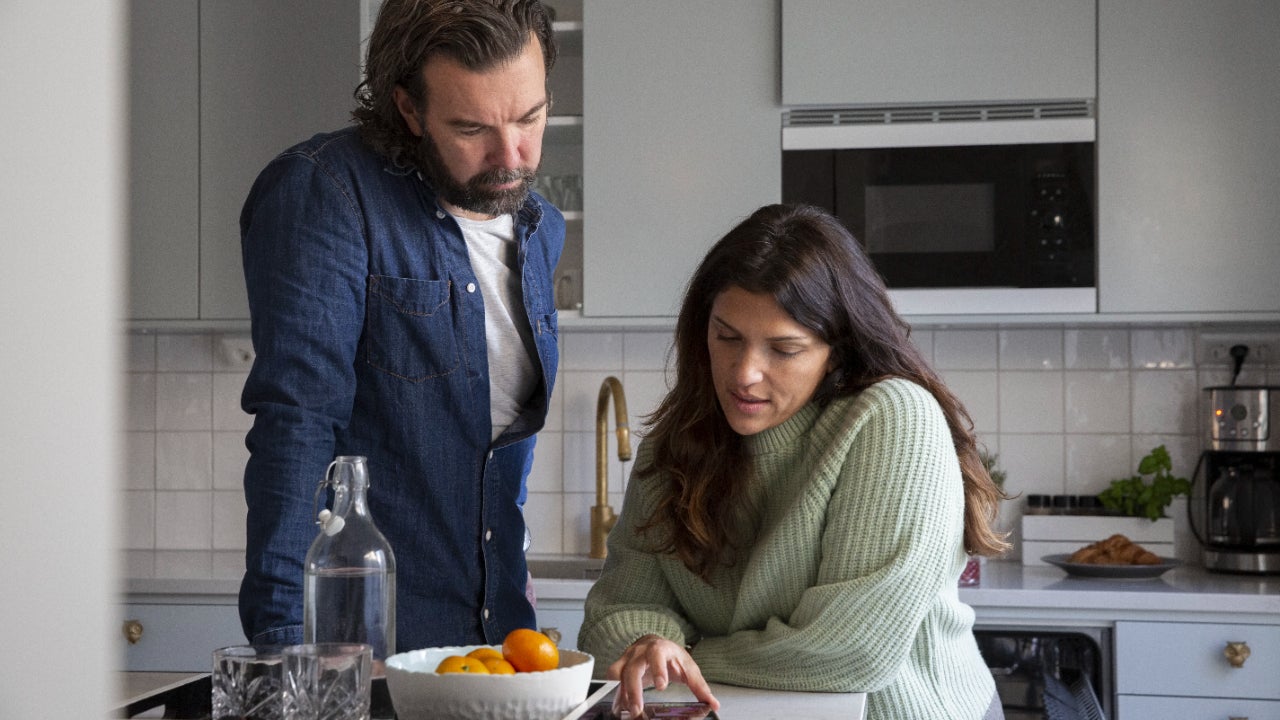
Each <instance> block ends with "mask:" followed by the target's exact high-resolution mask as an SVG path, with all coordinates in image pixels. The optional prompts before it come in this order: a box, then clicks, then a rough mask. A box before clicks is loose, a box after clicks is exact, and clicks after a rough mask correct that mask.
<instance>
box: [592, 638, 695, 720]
mask: <svg viewBox="0 0 1280 720" xmlns="http://www.w3.org/2000/svg"><path fill="white" fill-rule="evenodd" d="M608 676H609V679H610V680H618V681H619V683H618V688H617V690H615V691H614V696H613V712H614V714H615V715H616V714H618V713H621V712H623V711H626V712H629V713H631V717H633V718H638V717H642V716H643V715H642V713H643V712H644V688H645V686H646V685H653V687H654V689H655V690H665V689H666V687H667V685H669V684H670V683H671V682H673V681H674V682H678V683H684V684H685V685H687V686H688V687H689V690H690V691H692V692H693V696H694V697H695V698H697V699H698V700H699V701H700V702H704V703H707V704H708V705H710V706H711V709H713V710H718V709H719V708H720V701H719V700H716V698H715V696H714V695H712V694H711V687H710V686H709V685H707V681H706V680H704V679H703V678H702V671H701V670H699V669H698V664H697V663H695V662H694V661H693V658H692V657H690V656H689V652H688V651H687V650H685V649H684V648H682V647H680V646H679V645H677V644H675V643H673V642H671V641H670V640H668V639H666V638H664V637H661V636H659V635H645V636H643V637H641V638H640V639H639V640H636V641H635V642H633V643H631V645H630V646H629V647H627V649H626V650H625V651H624V652H623V653H622V657H620V658H618V659H617V660H616V661H615V662H614V663H613V664H612V665H610V666H609V672H608Z"/></svg>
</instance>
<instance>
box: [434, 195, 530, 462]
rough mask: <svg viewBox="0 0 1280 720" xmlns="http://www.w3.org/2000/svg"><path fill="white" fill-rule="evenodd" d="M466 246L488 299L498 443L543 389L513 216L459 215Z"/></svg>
mask: <svg viewBox="0 0 1280 720" xmlns="http://www.w3.org/2000/svg"><path fill="white" fill-rule="evenodd" d="M454 219H455V220H457V221H458V227H460V228H461V229H462V237H463V239H464V240H465V241H466V243H467V253H468V254H469V255H470V258H471V270H472V272H474V273H475V274H476V282H477V283H479V285H480V296H481V298H483V299H484V337H485V345H486V347H487V348H488V354H489V415H490V418H491V419H492V421H493V431H492V432H493V434H492V439H497V437H498V436H499V435H501V434H502V431H503V430H506V429H507V428H508V427H509V426H510V425H511V423H512V422H514V421H515V419H516V417H517V416H518V415H519V414H520V408H521V407H523V406H524V404H525V402H526V401H528V399H529V396H530V395H532V394H533V391H534V389H536V388H537V386H538V375H537V368H536V367H535V365H534V362H533V353H534V352H535V350H534V348H535V345H534V343H533V331H532V330H531V329H530V327H529V319H528V317H527V316H526V315H525V311H524V292H523V290H522V288H521V282H520V274H519V273H517V272H512V270H513V269H514V268H516V267H517V260H518V254H519V250H520V249H519V247H518V246H517V245H516V240H515V221H514V219H513V218H512V216H511V215H499V216H498V217H496V218H493V219H492V220H469V219H467V218H461V217H458V216H456V215H455V216H454Z"/></svg>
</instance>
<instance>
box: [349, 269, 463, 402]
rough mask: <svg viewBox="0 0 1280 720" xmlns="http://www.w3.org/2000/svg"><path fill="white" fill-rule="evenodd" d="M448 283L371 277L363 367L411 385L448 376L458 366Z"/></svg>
mask: <svg viewBox="0 0 1280 720" xmlns="http://www.w3.org/2000/svg"><path fill="white" fill-rule="evenodd" d="M451 291H452V284H451V283H450V282H449V281H448V280H416V279H413V278H399V277H390V276H387V275H370V276H369V289H368V303H367V305H366V310H365V312H366V314H367V317H366V338H365V340H366V351H365V361H366V362H368V363H369V365H371V366H373V367H375V368H377V369H378V370H381V371H382V372H384V373H387V374H389V375H393V376H395V377H398V378H402V379H404V380H408V381H410V382H423V381H425V380H429V379H431V378H436V377H441V376H444V375H448V374H449V373H451V372H453V371H454V370H456V369H457V368H458V366H459V364H460V363H461V359H460V357H459V354H458V344H457V342H456V340H455V339H454V332H455V323H454V319H453V312H452V310H451V306H450V303H449V298H450V293H451Z"/></svg>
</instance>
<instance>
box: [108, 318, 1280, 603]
mask: <svg viewBox="0 0 1280 720" xmlns="http://www.w3.org/2000/svg"><path fill="white" fill-rule="evenodd" d="M1206 330H1209V331H1212V328H1204V327H1200V326H1191V325H1170V326H1157V327H1151V326H1147V325H1144V326H1137V325H1134V326H1121V325H1116V326H1083V327H1063V326H1061V325H1057V324H1045V325H1044V326H1018V327H1008V328H1001V327H974V328H965V327H955V326H952V327H947V326H936V327H923V328H914V329H913V331H912V341H913V342H914V343H915V344H916V346H917V347H918V348H920V351H921V353H922V354H923V355H924V357H925V358H926V360H929V361H931V362H933V364H934V366H935V367H936V368H937V369H938V371H939V373H940V374H941V375H942V377H943V378H944V380H945V381H946V382H947V384H948V386H949V387H950V388H951V389H952V390H953V391H954V392H955V393H956V395H957V396H958V397H959V398H960V399H961V401H962V402H964V403H965V406H966V407H967V409H968V410H969V413H970V415H971V416H972V417H973V421H974V426H975V429H976V431H977V432H978V435H979V440H980V441H981V442H982V444H983V445H985V446H987V447H988V448H989V449H991V450H992V451H993V452H997V453H999V463H1000V466H1001V468H1002V469H1004V470H1005V471H1006V472H1007V473H1008V481H1007V483H1006V489H1007V490H1008V491H1010V492H1011V493H1014V494H1017V493H1022V496H1021V497H1019V498H1017V499H1015V500H1012V501H1010V502H1009V503H1006V504H1005V506H1004V507H1002V509H1001V513H1000V521H999V522H1000V525H1001V527H1003V528H1006V529H1011V530H1015V531H1016V529H1017V525H1018V519H1019V518H1020V516H1021V512H1022V505H1023V503H1024V502H1025V495H1027V494H1031V493H1049V494H1057V493H1070V494H1084V493H1093V492H1098V491H1100V490H1102V489H1103V488H1105V487H1106V485H1107V484H1108V483H1109V482H1110V481H1111V480H1112V479H1114V478H1117V477H1122V476H1127V475H1129V474H1132V473H1133V472H1134V471H1135V470H1136V468H1137V463H1138V461H1139V460H1140V459H1141V458H1142V456H1144V455H1146V454H1147V453H1148V452H1150V451H1151V449H1152V448H1153V447H1155V446H1156V445H1159V444H1164V445H1165V446H1167V447H1168V448H1169V451H1170V453H1171V454H1172V455H1173V460H1174V471H1175V472H1176V473H1178V474H1180V475H1184V476H1190V475H1191V474H1192V471H1193V469H1194V467H1195V463H1196V459H1197V458H1198V456H1199V451H1200V441H1199V437H1198V435H1197V430H1196V423H1197V417H1198V407H1199V405H1200V404H1201V402H1202V399H1203V395H1204V393H1203V391H1202V388H1203V387H1206V386H1208V385H1215V384H1227V383H1229V382H1230V379H1231V377H1230V375H1231V372H1230V371H1231V369H1230V367H1229V366H1227V365H1223V364H1217V365H1203V366H1200V367H1197V366H1196V364H1195V346H1196V342H1195V341H1196V337H1197V333H1199V332H1204V331H1206ZM1272 330H1273V331H1274V330H1275V329H1272ZM223 339H224V336H223V335H222V334H220V333H213V332H209V333H133V334H130V335H129V336H128V341H127V343H126V352H127V359H126V364H125V369H126V373H125V383H124V385H125V397H126V416H125V419H124V432H125V434H126V438H125V452H126V460H127V462H128V465H129V468H130V470H129V472H128V474H127V480H126V487H125V488H122V490H121V493H122V506H123V509H124V515H125V517H126V518H127V523H126V524H125V529H124V531H123V533H122V537H121V538H120V543H121V547H122V549H123V550H124V551H125V552H124V553H123V558H124V559H123V562H124V563H125V568H126V571H127V572H129V573H130V574H131V575H133V576H138V577H151V576H154V577H171V578H206V577H217V578H236V577H239V576H240V574H241V573H242V572H243V568H244V557H243V547H244V510H245V508H244V495H243V489H242V482H243V473H244V464H245V462H246V461H247V460H248V456H249V455H248V450H246V449H245V446H244V435H245V432H246V431H247V430H248V429H249V427H251V425H252V418H251V417H250V416H248V415H246V414H244V413H243V412H242V411H241V410H240V407H239V400H240V398H239V396H240V391H241V388H242V387H243V384H244V379H245V377H246V374H245V373H247V371H248V367H247V366H245V365H243V364H241V363H238V362H237V361H236V360H235V359H234V358H229V357H222V356H221V355H219V353H220V348H223V345H224V343H223V342H222V340H223ZM670 343H671V333H670V331H665V330H658V329H650V328H645V329H636V330H626V331H611V332H602V331H600V330H587V329H573V328H564V327H562V328H561V358H560V377H559V378H557V381H556V388H555V392H554V394H553V397H552V401H551V408H550V412H549V415H548V418H547V424H546V427H545V429H544V431H543V433H542V434H541V436H540V437H539V440H538V444H537V451H536V454H535V458H534V466H533V471H532V474H531V476H530V479H529V499H528V502H527V504H526V517H527V519H528V521H529V524H530V527H531V530H532V532H533V534H534V536H535V539H534V550H535V551H536V552H539V553H561V552H562V553H568V554H579V555H580V554H585V553H586V552H587V550H588V549H589V547H590V540H589V537H588V528H589V516H590V509H591V506H592V505H594V504H595V409H596V399H597V397H598V395H599V391H600V385H601V383H602V382H603V380H604V378H605V377H607V376H609V375H614V376H616V377H618V378H619V379H620V380H622V383H623V387H624V390H625V392H626V396H627V406H628V419H629V422H630V425H631V428H632V435H633V437H632V443H633V444H632V450H633V451H634V450H636V449H637V448H638V446H639V442H640V436H641V432H642V429H643V416H644V415H645V414H647V413H649V412H651V411H652V410H653V409H655V408H656V407H657V404H658V403H659V402H660V401H661V399H662V397H663V396H664V395H665V393H666V391H667V382H668V380H669V379H670V377H669V375H668V373H667V362H668V360H670V359H671V357H670V354H669V350H670ZM1239 382H1240V383H1242V384H1264V383H1268V382H1270V383H1273V384H1274V383H1280V358H1278V359H1275V360H1273V362H1272V364H1271V365H1270V366H1262V365H1259V364H1258V363H1256V362H1254V363H1251V364H1249V365H1247V366H1246V367H1245V369H1244V371H1243V372H1242V373H1241V376H1240V379H1239ZM609 415H610V417H609V437H608V445H607V448H608V458H609V459H608V469H609V489H610V493H609V502H610V504H611V505H613V507H614V509H615V510H620V509H621V506H622V498H623V492H624V487H625V484H626V480H627V476H628V475H629V473H630V472H631V471H632V469H633V467H634V462H627V463H623V462H620V461H619V460H618V459H617V440H616V436H615V434H614V421H613V408H612V406H611V407H610V408H609ZM1014 539H1015V540H1016V539H1017V538H1016V533H1015V537H1014Z"/></svg>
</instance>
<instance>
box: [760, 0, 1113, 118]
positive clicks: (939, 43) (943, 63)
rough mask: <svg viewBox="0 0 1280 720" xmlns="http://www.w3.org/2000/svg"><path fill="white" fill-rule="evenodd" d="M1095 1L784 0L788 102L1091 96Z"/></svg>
mask: <svg viewBox="0 0 1280 720" xmlns="http://www.w3.org/2000/svg"><path fill="white" fill-rule="evenodd" d="M1096 22H1097V10H1096V2H1095V0H970V1H969V2H963V3H958V2H954V0H907V1H905V2H904V0H855V1H853V2H851V1H850V0H782V101H783V103H784V104H787V105H866V104H872V105H893V104H900V103H957V102H959V103H990V102H1001V101H1009V100H1042V99H1078V98H1092V97H1094V96H1095V93H1096V80H1095V70H1096V52H1095V50H1096V42H1095V38H1096V28H1097V26H1096Z"/></svg>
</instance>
